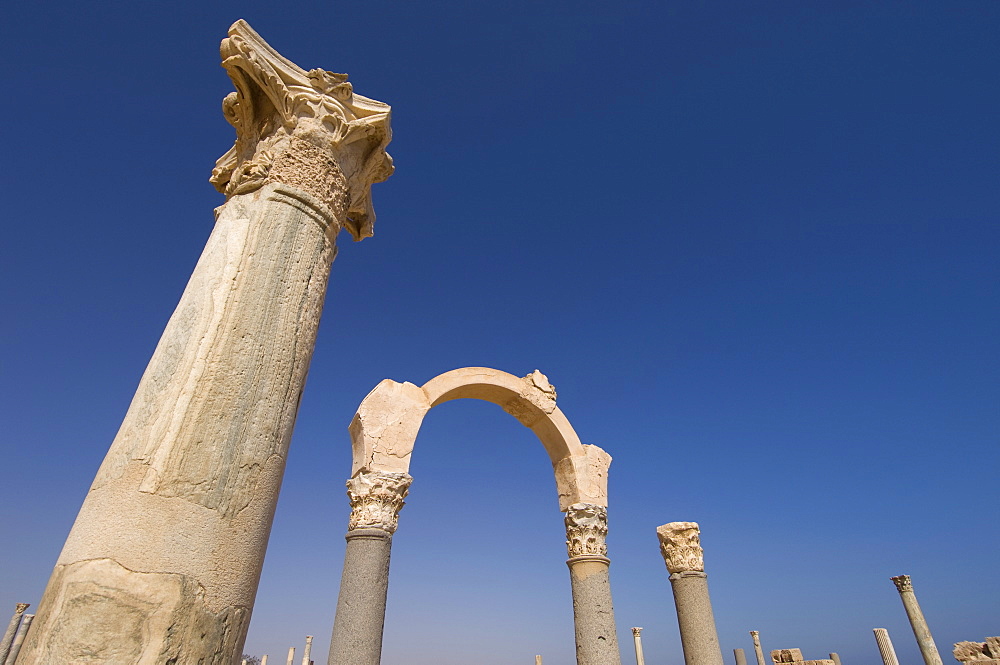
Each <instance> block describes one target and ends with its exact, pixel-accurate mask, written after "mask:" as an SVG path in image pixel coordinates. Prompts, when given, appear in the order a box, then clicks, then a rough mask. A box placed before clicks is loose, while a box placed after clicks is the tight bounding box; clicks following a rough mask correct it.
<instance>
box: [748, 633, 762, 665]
mask: <svg viewBox="0 0 1000 665" xmlns="http://www.w3.org/2000/svg"><path fill="white" fill-rule="evenodd" d="M750 637H752V638H753V651H754V653H755V654H756V655H757V665H764V650H763V649H761V648H760V631H759V630H751V631H750Z"/></svg>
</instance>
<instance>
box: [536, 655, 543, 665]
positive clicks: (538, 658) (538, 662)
mask: <svg viewBox="0 0 1000 665" xmlns="http://www.w3.org/2000/svg"><path fill="white" fill-rule="evenodd" d="M535 665H542V657H541V656H535Z"/></svg>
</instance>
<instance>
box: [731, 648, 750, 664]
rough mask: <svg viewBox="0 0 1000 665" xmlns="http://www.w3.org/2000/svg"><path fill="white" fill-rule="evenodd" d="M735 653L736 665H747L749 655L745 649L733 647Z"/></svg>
mask: <svg viewBox="0 0 1000 665" xmlns="http://www.w3.org/2000/svg"><path fill="white" fill-rule="evenodd" d="M733 655H734V656H736V665H747V655H746V653H744V651H743V649H733Z"/></svg>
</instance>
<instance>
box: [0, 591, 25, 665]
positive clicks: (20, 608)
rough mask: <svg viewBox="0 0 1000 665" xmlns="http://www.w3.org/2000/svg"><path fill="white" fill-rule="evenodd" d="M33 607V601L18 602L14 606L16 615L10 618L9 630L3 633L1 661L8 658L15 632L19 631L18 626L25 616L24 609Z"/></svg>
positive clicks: (0, 651) (0, 642)
mask: <svg viewBox="0 0 1000 665" xmlns="http://www.w3.org/2000/svg"><path fill="white" fill-rule="evenodd" d="M29 607H31V603H18V604H17V605H15V606H14V616H12V617H11V618H10V623H9V624H7V631H6V632H5V633H4V634H3V640H2V641H0V663H3V662H4V661H5V660H6V659H7V654H9V653H10V645H11V644H12V643H13V642H14V633H16V632H17V627H18V626H19V625H21V617H22V616H24V611H25V610H26V609H28V608H29Z"/></svg>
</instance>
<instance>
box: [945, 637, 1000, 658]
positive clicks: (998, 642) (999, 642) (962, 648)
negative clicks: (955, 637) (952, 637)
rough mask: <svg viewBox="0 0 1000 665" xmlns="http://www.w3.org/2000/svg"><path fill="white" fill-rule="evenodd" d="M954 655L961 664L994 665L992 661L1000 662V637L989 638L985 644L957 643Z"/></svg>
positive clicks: (953, 651)
mask: <svg viewBox="0 0 1000 665" xmlns="http://www.w3.org/2000/svg"><path fill="white" fill-rule="evenodd" d="M952 655H954V656H955V660H957V661H959V662H960V663H976V665H993V662H992V661H996V662H1000V637H987V638H986V641H985V642H956V643H955V647H954V649H953V650H952Z"/></svg>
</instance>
